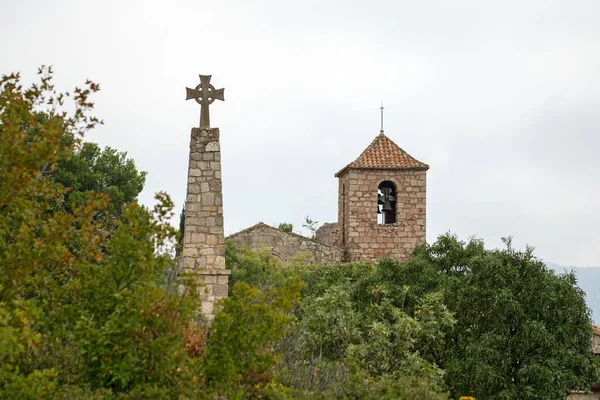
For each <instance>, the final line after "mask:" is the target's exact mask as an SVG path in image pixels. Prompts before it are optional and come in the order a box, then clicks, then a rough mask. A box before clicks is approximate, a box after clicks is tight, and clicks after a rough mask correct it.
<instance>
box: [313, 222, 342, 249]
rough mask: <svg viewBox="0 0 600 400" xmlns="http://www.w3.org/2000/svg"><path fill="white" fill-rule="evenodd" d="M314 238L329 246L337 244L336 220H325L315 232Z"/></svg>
mask: <svg viewBox="0 0 600 400" xmlns="http://www.w3.org/2000/svg"><path fill="white" fill-rule="evenodd" d="M315 240H316V241H317V242H320V243H324V244H327V245H329V246H337V245H338V224H337V222H326V223H324V224H323V225H322V226H321V227H320V228H319V229H317V231H316V232H315Z"/></svg>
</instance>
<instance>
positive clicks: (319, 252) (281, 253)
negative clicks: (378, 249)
mask: <svg viewBox="0 0 600 400" xmlns="http://www.w3.org/2000/svg"><path fill="white" fill-rule="evenodd" d="M228 239H231V240H233V243H234V244H235V245H236V246H237V247H239V248H244V247H249V248H251V249H255V250H258V249H260V248H261V247H263V246H264V247H267V248H268V249H269V250H270V251H271V253H272V254H273V255H274V256H275V257H277V258H278V259H279V260H281V262H282V263H283V264H287V263H289V262H291V261H292V260H293V259H294V258H296V257H299V256H300V257H307V258H306V259H305V260H304V261H305V262H306V263H310V264H318V265H328V264H339V263H340V262H341V261H342V254H343V250H342V249H340V248H338V247H334V246H328V245H326V244H323V243H319V242H316V241H314V240H311V239H309V238H307V237H304V236H301V235H298V234H295V233H288V232H283V231H280V230H279V229H277V228H274V227H272V226H269V225H266V224H263V223H262V222H261V223H259V224H257V225H254V226H252V227H250V228H248V229H245V230H243V231H240V232H237V233H234V234H233V235H231V236H229V237H228Z"/></svg>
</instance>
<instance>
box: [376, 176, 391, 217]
mask: <svg viewBox="0 0 600 400" xmlns="http://www.w3.org/2000/svg"><path fill="white" fill-rule="evenodd" d="M395 222H396V186H395V185H394V184H393V183H392V182H390V181H383V182H381V183H380V184H379V187H378V188H377V223H378V224H380V225H387V224H393V223H395Z"/></svg>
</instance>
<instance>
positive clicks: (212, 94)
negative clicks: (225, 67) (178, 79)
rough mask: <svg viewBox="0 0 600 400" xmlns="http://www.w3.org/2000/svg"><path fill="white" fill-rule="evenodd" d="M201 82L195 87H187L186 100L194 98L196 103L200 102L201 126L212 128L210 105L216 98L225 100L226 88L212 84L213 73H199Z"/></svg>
mask: <svg viewBox="0 0 600 400" xmlns="http://www.w3.org/2000/svg"><path fill="white" fill-rule="evenodd" d="M199 76H200V84H199V85H198V86H196V87H195V88H194V89H190V88H188V87H186V88H185V91H186V97H185V99H186V100H189V99H194V100H196V103H198V104H200V128H210V114H209V112H208V105H209V104H212V103H213V101H215V100H221V101H225V89H218V90H217V89H215V87H214V86H213V85H211V84H210V78H211V76H212V75H199Z"/></svg>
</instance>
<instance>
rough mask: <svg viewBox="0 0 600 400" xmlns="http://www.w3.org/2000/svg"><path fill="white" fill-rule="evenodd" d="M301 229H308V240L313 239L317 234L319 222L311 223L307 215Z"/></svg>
mask: <svg viewBox="0 0 600 400" xmlns="http://www.w3.org/2000/svg"><path fill="white" fill-rule="evenodd" d="M302 227H303V228H306V229H308V230H309V231H310V238H311V239H314V238H315V235H316V233H317V229H319V221H313V220H312V219H310V218H309V217H308V215H307V216H306V218H305V219H304V223H303V224H302Z"/></svg>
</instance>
